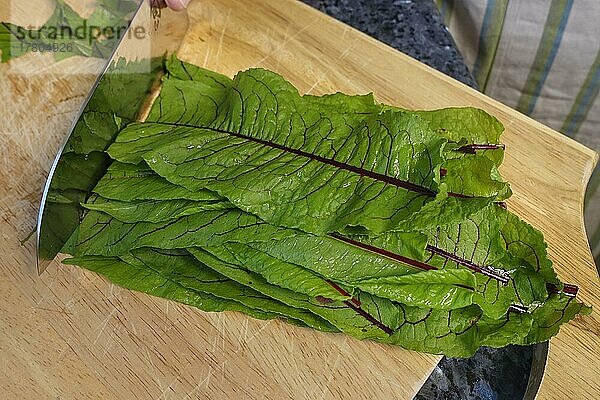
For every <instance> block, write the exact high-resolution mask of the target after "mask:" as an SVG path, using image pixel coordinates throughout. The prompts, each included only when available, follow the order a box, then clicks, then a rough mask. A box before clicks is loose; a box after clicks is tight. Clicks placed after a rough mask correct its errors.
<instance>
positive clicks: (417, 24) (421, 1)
mask: <svg viewBox="0 0 600 400" xmlns="http://www.w3.org/2000/svg"><path fill="white" fill-rule="evenodd" d="M302 1H303V2H304V3H306V4H309V5H311V6H313V7H315V8H318V9H319V10H321V11H323V12H325V13H327V14H329V15H330V16H332V17H334V18H336V19H338V20H340V21H342V22H345V23H347V24H348V25H351V26H353V27H355V28H357V29H359V30H361V31H362V32H364V33H366V34H368V35H370V36H372V37H374V38H376V39H378V40H380V41H382V42H384V43H386V44H388V45H390V46H392V47H394V48H395V49H397V50H400V51H402V52H403V53H406V54H408V55H409V56H411V57H413V58H416V59H417V60H419V61H421V62H423V63H425V64H427V65H429V66H431V67H433V68H435V69H437V70H438V71H441V72H444V73H445V74H447V75H449V76H451V77H453V78H455V79H457V80H459V81H461V82H463V83H465V84H467V85H469V86H471V87H473V88H475V89H477V84H476V82H475V80H474V79H473V76H472V75H471V73H470V72H469V70H468V68H467V66H466V65H465V63H464V60H463V58H462V55H461V54H460V52H459V51H458V49H457V48H456V44H455V43H454V40H453V39H452V36H451V35H450V33H449V32H448V30H447V29H446V27H445V25H444V23H443V20H442V17H441V15H440V13H439V11H438V9H437V6H436V4H435V3H434V1H433V0H374V1H368V0H302ZM533 349H534V347H533V346H530V347H520V346H508V347H506V348H503V349H490V348H482V349H480V350H479V351H478V352H477V354H476V355H475V356H474V357H472V358H469V359H452V358H447V357H444V358H443V359H442V361H441V362H440V363H439V364H438V366H437V367H436V368H435V369H434V371H433V373H432V374H431V375H430V376H429V378H428V380H427V382H425V384H424V385H423V387H422V388H421V390H420V391H419V393H418V394H417V396H416V397H415V399H417V400H429V399H440V400H441V399H448V400H451V399H485V400H497V399H519V398H523V395H524V393H525V389H526V386H527V383H528V380H529V375H530V371H531V368H532V358H533Z"/></svg>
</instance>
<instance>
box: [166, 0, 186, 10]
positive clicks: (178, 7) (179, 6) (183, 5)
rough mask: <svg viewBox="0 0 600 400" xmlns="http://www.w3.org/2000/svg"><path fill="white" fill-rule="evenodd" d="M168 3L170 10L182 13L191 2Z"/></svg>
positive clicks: (170, 1) (172, 1)
mask: <svg viewBox="0 0 600 400" xmlns="http://www.w3.org/2000/svg"><path fill="white" fill-rule="evenodd" d="M166 2H167V5H168V6H169V8H170V9H172V10H175V11H181V10H183V9H184V8H186V7H187V5H188V4H189V2H190V0H166Z"/></svg>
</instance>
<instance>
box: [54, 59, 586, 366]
mask: <svg viewBox="0 0 600 400" xmlns="http://www.w3.org/2000/svg"><path fill="white" fill-rule="evenodd" d="M502 130H503V127H502V125H501V124H500V123H499V122H498V121H497V120H496V119H495V118H493V117H491V116H490V115H488V114H486V113H485V112H483V111H481V110H478V109H472V108H460V109H444V110H436V111H408V110H402V109H398V108H394V107H390V106H386V105H381V104H377V103H375V101H374V100H373V97H372V96H371V95H366V96H348V95H344V94H340V93H337V94H333V95H327V96H322V97H317V96H309V95H304V96H300V95H299V94H298V91H297V90H296V89H295V88H294V87H293V86H292V85H291V84H290V83H288V82H286V81H285V80H284V79H283V78H282V77H281V76H279V75H277V74H275V73H273V72H269V71H266V70H262V69H251V70H248V71H244V72H240V73H238V74H237V75H236V77H235V78H234V79H233V80H232V79H230V78H228V77H225V76H222V75H219V74H216V73H214V72H211V71H208V70H205V69H202V68H199V67H196V66H193V65H190V64H186V63H183V62H180V61H179V60H177V59H175V58H174V59H171V60H170V61H168V62H167V72H166V75H165V76H164V78H163V82H162V87H161V92H160V95H159V96H158V98H157V99H156V101H155V102H154V104H153V106H152V109H151V111H150V114H149V116H148V118H147V119H146V121H145V122H143V123H131V124H128V125H127V126H126V127H124V128H123V129H122V130H121V131H120V132H119V133H118V135H117V137H116V140H115V142H114V143H113V144H112V145H110V146H109V147H108V149H107V150H106V153H107V154H108V156H109V157H110V158H111V159H112V160H113V161H112V164H111V165H110V167H109V168H108V171H107V173H106V174H105V175H104V176H103V177H102V179H101V180H100V181H99V182H98V184H97V185H96V187H95V188H94V190H93V192H94V194H93V195H92V196H91V197H90V198H89V199H88V200H87V202H86V203H85V204H84V206H85V208H86V209H87V210H88V211H87V213H86V215H85V217H84V218H83V220H82V222H81V224H80V225H79V227H78V228H77V229H76V230H75V232H74V233H73V235H72V236H71V238H70V239H69V241H68V242H67V244H66V245H65V248H64V249H63V251H64V252H65V253H68V254H71V255H72V256H73V258H70V259H68V260H66V261H65V262H66V263H69V264H76V265H79V266H81V267H84V268H87V269H90V270H93V271H96V272H98V273H100V274H102V275H104V276H106V277H107V278H108V279H110V280H111V281H113V282H114V283H116V284H118V285H121V286H124V287H127V288H131V289H134V290H139V291H143V292H146V293H150V294H153V295H157V296H161V297H165V298H169V299H173V300H176V301H180V302H183V303H186V304H191V305H194V306H196V307H198V308H200V309H202V310H205V311H225V310H235V311H242V312H244V313H246V314H248V315H251V316H253V317H256V318H263V319H268V318H280V319H284V320H286V321H288V322H290V323H294V324H297V325H301V326H308V327H311V328H315V329H319V330H322V331H328V332H343V333H346V334H349V335H351V336H354V337H356V338H359V339H372V340H377V341H380V342H385V343H392V344H396V345H400V346H402V347H404V348H407V349H412V350H417V351H424V352H428V353H436V354H446V355H449V356H458V357H466V356H470V355H472V354H473V353H474V352H475V351H476V350H477V348H478V347H479V346H493V347H500V346H505V345H507V344H510V343H513V344H531V343H537V342H541V341H545V340H547V339H548V338H550V337H551V336H552V335H554V334H556V333H557V332H558V329H559V326H560V325H561V324H562V323H564V322H567V321H569V320H570V319H572V318H573V317H574V316H575V315H577V314H578V313H584V312H589V308H588V307H586V306H584V305H583V304H581V303H580V302H578V301H577V300H576V299H575V294H576V287H574V286H571V285H565V284H563V283H561V282H560V281H559V280H558V278H557V276H556V274H555V272H554V271H553V269H552V263H551V261H550V260H549V259H548V256H547V253H546V244H545V243H544V240H543V237H542V235H541V233H540V232H539V231H537V230H536V229H534V228H533V227H531V226H530V225H528V224H527V223H525V222H524V221H522V220H520V219H519V218H518V217H517V216H515V215H514V214H512V213H510V212H509V211H507V209H506V205H505V204H504V200H505V199H506V198H508V197H509V196H510V194H511V191H510V188H509V186H508V184H507V183H505V182H503V181H502V179H501V177H500V174H499V173H498V166H499V165H500V163H501V161H502V158H503V152H504V149H503V146H502V145H501V144H500V143H499V137H500V134H501V132H502Z"/></svg>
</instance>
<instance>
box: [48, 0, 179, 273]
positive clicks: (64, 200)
mask: <svg viewBox="0 0 600 400" xmlns="http://www.w3.org/2000/svg"><path fill="white" fill-rule="evenodd" d="M154 4H155V3H154V2H152V3H151V2H148V1H142V2H141V3H140V5H139V7H138V8H137V10H136V11H135V13H134V15H133V18H132V19H131V22H130V24H129V26H128V28H127V30H126V31H125V32H124V33H123V35H122V36H121V39H120V41H119V42H118V44H117V46H116V47H115V49H114V50H113V52H112V54H111V56H110V57H109V58H108V59H107V61H106V65H105V67H104V69H103V71H102V73H101V74H100V75H99V77H98V79H97V80H96V82H95V83H94V85H93V86H92V88H91V90H90V92H89V94H88V95H87V97H86V100H85V101H84V103H83V105H82V107H81V109H80V110H79V113H78V116H77V119H76V120H75V121H74V123H73V124H72V126H71V129H70V132H69V135H68V136H67V139H66V140H65V142H64V144H63V145H62V146H61V148H60V149H59V151H58V154H57V155H56V157H55V159H54V162H53V164H52V166H51V168H50V171H49V174H48V178H47V179H46V183H45V185H44V189H43V193H42V198H41V201H40V208H39V213H38V219H37V231H36V253H37V257H36V259H37V272H38V275H41V274H42V273H43V272H44V270H45V269H46V268H47V266H48V265H49V263H50V261H52V260H53V259H54V258H55V257H56V255H57V254H58V253H59V252H60V251H61V249H62V247H63V245H64V244H65V242H66V241H67V239H68V238H69V237H70V236H71V234H72V233H73V232H74V231H75V229H76V228H77V226H78V225H79V222H80V220H81V218H82V216H83V212H84V210H83V207H82V206H81V205H80V204H81V203H83V202H85V200H86V199H87V198H88V197H89V195H90V194H91V191H92V189H93V187H94V186H95V184H96V183H97V181H98V180H99V179H100V177H101V176H102V175H104V173H105V172H106V170H107V168H108V166H109V164H110V159H109V158H108V157H107V156H106V154H105V153H104V150H105V149H106V148H107V147H108V146H109V145H110V143H111V142H112V140H113V139H114V137H115V136H116V134H117V133H118V131H119V130H120V128H122V127H123V126H124V125H126V124H127V123H129V122H133V121H135V120H139V119H140V117H141V116H143V112H142V109H143V105H144V101H145V99H147V98H148V95H149V93H150V92H151V90H152V87H153V85H155V83H156V82H155V81H156V80H157V78H158V76H159V74H160V71H161V70H162V68H161V65H162V60H163V59H164V56H165V54H168V53H171V52H172V51H174V50H176V49H177V48H178V47H179V44H180V43H181V41H182V40H183V37H184V34H185V32H186V30H187V16H186V15H185V11H183V12H180V13H174V12H172V11H170V10H162V11H161V12H160V13H159V12H157V11H156V8H155V7H154ZM159 18H160V20H159ZM90 123H93V125H94V126H95V128H91V127H90ZM98 126H101V128H100V129H98Z"/></svg>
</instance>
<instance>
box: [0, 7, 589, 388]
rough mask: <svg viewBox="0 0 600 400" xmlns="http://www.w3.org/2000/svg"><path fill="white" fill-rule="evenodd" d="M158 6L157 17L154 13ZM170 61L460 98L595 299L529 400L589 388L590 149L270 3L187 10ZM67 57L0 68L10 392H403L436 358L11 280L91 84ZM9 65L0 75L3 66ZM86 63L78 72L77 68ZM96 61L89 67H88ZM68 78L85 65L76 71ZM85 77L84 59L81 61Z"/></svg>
mask: <svg viewBox="0 0 600 400" xmlns="http://www.w3.org/2000/svg"><path fill="white" fill-rule="evenodd" d="M172 17H173V16H172V15H171V14H169V13H165V14H164V16H163V22H161V23H169V22H168V21H169V18H172ZM179 18H180V17H179ZM189 18H190V29H189V31H188V33H187V36H186V38H185V41H184V44H183V45H182V48H181V50H180V54H181V55H182V56H183V57H184V58H185V59H187V60H188V61H191V62H194V63H197V64H199V65H203V66H206V67H208V68H211V69H213V70H216V71H219V72H222V73H225V74H227V75H230V76H231V75H233V74H234V73H235V72H237V71H239V70H242V69H246V68H249V67H254V66H261V67H266V68H269V69H272V70H275V71H277V72H279V73H281V74H282V75H284V76H285V77H286V78H287V79H289V80H290V81H292V82H293V83H294V84H295V85H296V86H297V87H298V88H299V90H300V92H302V93H307V92H310V93H313V94H320V93H329V92H335V91H344V92H347V93H366V92H369V91H373V92H374V94H375V96H376V97H377V99H378V100H380V101H383V102H387V103H391V104H395V105H399V106H403V107H410V108H420V109H431V108H438V107H445V106H462V105H474V106H478V107H481V108H483V109H485V110H487V111H488V112H490V113H491V114H493V115H495V116H497V117H498V118H499V119H500V120H501V121H502V122H503V123H504V124H505V126H506V134H505V136H504V138H503V141H504V142H505V143H506V144H507V157H506V161H505V165H504V167H503V169H502V173H503V175H504V177H505V178H506V179H508V180H509V181H510V182H511V183H512V187H513V190H514V192H515V194H514V196H513V198H511V199H510V201H509V207H510V209H511V210H513V211H514V212H516V213H517V214H519V215H520V216H521V217H523V218H524V219H525V220H527V221H528V222H530V223H532V224H533V225H535V226H536V227H538V228H540V229H541V230H542V231H543V233H544V234H545V235H546V238H547V240H548V242H549V252H550V256H551V258H552V259H553V260H554V262H555V266H556V269H557V271H558V273H559V275H560V277H561V278H562V279H563V280H565V281H567V282H570V283H574V284H577V285H579V286H580V288H581V290H580V297H581V298H582V299H583V300H584V301H586V302H587V303H588V304H593V305H594V306H595V310H594V313H593V314H592V315H591V316H587V317H578V318H577V319H576V320H575V321H574V322H573V323H572V324H570V325H568V326H565V327H564V328H563V329H562V330H561V332H560V333H559V335H558V336H557V337H556V338H554V339H553V340H552V341H551V344H550V354H549V357H548V367H547V371H546V376H545V378H544V381H543V383H542V388H541V391H540V394H539V398H540V399H564V398H573V399H580V398H581V399H583V398H600V388H599V386H598V379H597V378H598V376H597V371H596V368H597V365H600V359H599V354H600V332H599V329H600V328H599V327H600V317H599V314H598V312H599V311H600V301H599V300H598V295H599V293H600V284H599V280H598V276H597V272H596V269H595V266H594V264H593V261H592V258H591V255H590V251H589V247H588V244H587V240H586V237H585V232H584V228H583V220H582V204H583V193H584V189H585V185H586V183H587V180H588V178H589V175H590V173H591V171H592V168H593V166H594V165H595V162H596V160H597V155H596V154H595V153H593V152H592V151H591V150H589V149H587V148H585V147H583V146H581V145H579V144H577V143H576V142H574V141H572V140H570V139H568V138H565V137H564V136H562V135H560V134H558V133H556V132H554V131H552V130H550V129H549V128H546V127H544V126H542V125H540V124H538V123H536V122H535V121H533V120H531V119H529V118H527V117H525V116H523V115H521V114H518V113H516V112H515V111H513V110H511V109H510V108H508V107H506V106H503V105H501V104H499V103H497V102H495V101H493V100H491V99H489V98H487V97H485V96H483V95H481V94H480V93H478V92H476V91H474V90H472V89H469V88H468V87H466V86H464V85H462V84H460V83H458V82H456V81H454V80H452V79H450V78H448V77H446V76H445V75H442V74H440V73H437V72H436V71H434V70H432V69H431V68H428V67H426V66H424V65H423V64H420V63H418V62H416V61H414V60H413V59H411V58H409V57H407V56H405V55H402V54H400V53H398V52H397V51H395V50H393V49H391V48H389V47H387V46H385V45H383V44H381V43H379V42H377V41H375V40H373V39H371V38H369V37H367V36H365V35H363V34H361V33H359V32H357V31H355V30H354V29H352V28H349V27H347V26H345V25H343V24H341V23H339V22H337V21H334V20H332V19H330V18H328V17H326V16H325V15H323V14H320V13H318V12H316V11H314V10H312V9H310V8H308V7H307V6H305V5H302V4H300V3H296V2H293V1H291V0H286V1H268V0H263V1H252V2H249V1H242V0H238V1H217V0H202V1H195V2H192V4H191V6H190V9H189ZM84 62H92V61H91V60H84V59H81V58H78V59H71V60H66V61H63V62H60V63H54V62H53V60H52V58H51V57H48V56H40V55H32V54H30V55H27V56H25V57H23V58H22V59H19V60H16V61H14V62H13V63H15V64H16V63H22V64H20V65H21V67H22V68H25V67H27V68H29V71H31V73H30V74H28V75H27V76H24V75H23V74H18V73H14V71H15V69H14V68H15V65H12V66H11V65H0V75H2V76H3V77H5V76H6V79H2V80H0V97H1V98H3V99H11V100H12V101H11V102H10V103H8V104H7V106H6V110H5V112H4V113H3V123H4V124H5V129H3V130H2V133H1V134H2V138H1V141H0V146H1V148H0V150H1V151H2V157H0V171H2V172H0V215H1V216H2V225H1V226H0V234H1V236H0V237H1V241H2V242H1V248H2V250H1V251H2V253H3V254H2V255H3V257H1V258H0V266H1V268H0V273H1V274H2V279H1V281H0V331H1V334H2V335H1V336H0V354H1V355H2V357H1V358H2V366H1V367H2V372H1V373H0V385H1V386H2V387H3V390H4V391H5V393H8V395H9V397H18V398H50V397H59V398H77V399H82V398H165V399H171V398H173V399H175V398H177V399H181V398H211V399H222V398H233V397H234V396H235V397H236V398H268V399H282V398H295V399H328V398H331V399H334V398H335V399H338V398H358V399H362V398H365V399H367V398H410V397H412V395H413V394H414V393H415V392H416V391H417V390H418V388H419V387H420V385H421V384H422V382H424V380H425V379H426V378H427V376H428V374H429V371H430V370H431V368H432V367H433V366H434V365H435V363H436V362H437V360H438V359H439V357H436V356H431V355H425V354H419V353H415V352H409V351H405V350H402V349H399V348H394V347H391V346H385V345H380V344H376V343H372V342H359V341H356V340H354V339H351V338H347V337H345V336H343V335H333V334H322V333H317V332H313V331H311V330H308V329H302V328H297V327H292V326H288V325H286V324H284V323H279V322H274V321H272V322H264V321H257V320H253V319H250V318H246V317H245V316H243V315H241V314H238V313H220V314H211V313H203V312H200V311H198V310H196V309H193V308H190V307H186V306H183V305H179V304H176V303H173V302H169V301H166V300H162V299H157V298H152V297H149V296H146V295H143V294H139V293H133V292H130V291H126V290H123V289H120V288H118V287H116V286H114V285H111V284H109V283H107V282H106V281H105V280H103V279H101V278H99V277H97V276H96V275H94V274H91V273H89V272H86V271H83V270H80V269H78V268H74V267H68V266H59V265H58V264H57V263H53V264H52V265H51V266H50V268H49V269H48V270H47V272H46V273H45V274H44V275H43V276H42V277H40V278H38V277H36V276H34V275H33V274H32V273H28V270H30V269H31V267H32V266H33V263H34V254H33V246H32V244H31V243H27V244H26V245H25V246H21V245H20V244H19V239H21V238H23V237H25V236H26V234H27V233H28V231H29V230H30V229H31V228H32V227H33V226H34V221H35V213H36V210H37V207H38V204H37V203H38V201H39V197H40V195H41V187H42V183H43V180H44V178H45V173H46V171H47V169H48V168H49V166H50V162H51V159H52V157H53V156H54V154H55V152H56V149H57V147H58V144H59V142H60V141H61V140H62V138H63V137H64V135H65V134H66V132H67V129H68V126H69V125H70V123H71V120H72V119H73V118H74V117H75V113H76V111H77V109H78V108H79V105H80V104H81V102H82V101H83V98H84V96H85V94H86V91H87V89H88V88H89V87H90V86H91V84H92V81H93V76H90V75H69V76H65V75H64V74H63V73H62V72H64V71H65V70H68V69H73V70H75V71H76V70H77V68H80V67H81V63H84ZM11 68H13V70H12V73H11ZM86 68H89V66H86ZM98 68H100V67H98ZM82 70H84V69H82ZM88 70H89V69H88Z"/></svg>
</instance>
